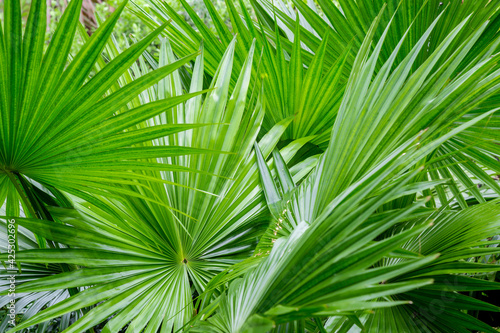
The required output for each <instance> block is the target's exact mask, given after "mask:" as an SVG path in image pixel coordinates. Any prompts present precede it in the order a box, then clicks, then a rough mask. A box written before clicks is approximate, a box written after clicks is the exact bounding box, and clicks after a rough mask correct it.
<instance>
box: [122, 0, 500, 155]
mask: <svg viewBox="0 0 500 333" xmlns="http://www.w3.org/2000/svg"><path fill="white" fill-rule="evenodd" d="M291 2H292V3H293V5H294V7H295V8H294V10H292V9H290V8H289V7H287V6H286V5H285V4H284V3H283V1H281V0H279V1H269V0H254V1H252V5H253V8H254V11H255V14H256V16H257V18H258V21H257V22H255V21H253V20H252V19H251V17H252V14H251V13H249V12H248V11H247V10H246V8H245V6H244V5H243V4H242V3H241V1H240V6H239V8H240V9H239V10H238V9H237V5H236V3H237V2H235V1H232V0H227V1H226V5H227V8H228V12H229V13H230V19H231V28H228V27H227V26H226V25H225V23H224V22H223V20H222V19H221V18H220V16H219V15H218V13H217V12H216V11H215V9H214V7H213V5H212V4H211V2H210V1H204V3H205V5H206V7H207V10H208V12H209V13H210V16H211V19H212V22H213V25H214V26H215V27H216V30H217V33H214V32H212V31H211V30H210V29H209V28H208V27H207V26H206V25H205V23H204V22H203V20H201V19H200V18H199V17H198V16H197V15H196V12H195V11H194V10H193V9H192V8H191V7H190V5H189V4H188V3H187V2H186V1H182V4H183V6H184V8H185V10H186V12H187V13H188V14H189V16H190V18H191V19H192V21H193V24H194V25H195V28H193V27H191V26H190V25H189V24H187V23H186V22H184V18H183V17H182V16H181V15H179V14H178V13H176V12H175V10H173V9H172V8H171V7H170V6H169V5H168V4H166V3H165V2H161V1H157V0H150V1H149V3H150V12H148V11H146V10H145V9H143V8H140V7H132V9H133V10H134V12H135V13H136V14H137V15H138V16H139V17H140V18H141V19H142V20H143V21H144V22H145V23H146V24H147V25H148V26H150V27H151V28H155V27H157V26H159V25H160V24H161V23H164V22H167V21H168V20H172V21H173V24H172V25H171V26H169V27H168V28H167V29H166V30H165V34H167V35H168V36H169V38H170V39H171V41H172V46H173V49H174V51H175V52H176V53H177V54H179V55H184V54H187V53H188V52H194V51H195V50H196V49H197V45H198V44H199V42H200V41H201V40H205V41H208V43H207V51H208V52H207V53H208V55H207V63H208V64H209V65H208V66H207V68H206V71H207V75H213V73H214V68H216V67H215V66H214V65H213V64H218V63H219V61H220V59H221V56H222V54H223V50H224V49H225V47H227V45H229V43H230V41H231V40H232V35H233V34H237V38H238V41H239V43H238V46H237V48H236V52H237V54H238V57H237V58H241V59H243V58H244V57H245V56H246V54H247V52H248V50H249V47H250V45H251V41H252V39H256V40H257V49H258V50H263V53H262V59H261V61H260V63H259V66H258V67H257V68H256V69H255V70H254V72H255V73H254V74H253V76H252V78H253V80H256V81H258V80H263V82H264V84H265V86H266V91H267V92H268V93H267V94H266V96H265V99H264V104H265V106H266V109H267V110H268V112H266V117H265V119H264V124H263V126H264V128H265V129H269V128H271V127H272V126H273V124H275V123H276V122H279V121H281V120H282V119H285V118H287V117H289V116H292V115H295V116H296V117H295V119H294V121H293V123H292V124H291V126H290V127H289V128H288V130H287V132H286V133H285V135H284V136H283V138H284V139H285V140H286V139H298V138H301V137H307V136H310V135H317V137H315V138H314V139H313V141H312V142H313V143H315V144H317V145H320V147H321V148H322V149H324V148H326V146H327V143H328V136H329V129H330V128H331V126H332V125H333V121H334V119H335V116H336V114H337V112H338V108H339V106H340V98H341V97H342V95H343V93H344V91H345V87H346V84H347V78H348V77H349V75H350V73H351V71H352V70H353V64H354V60H355V58H356V55H357V53H358V51H359V49H360V47H361V42H362V41H363V39H364V37H365V36H366V34H367V31H368V29H369V27H370V24H371V23H372V22H373V20H374V19H375V18H376V17H377V15H379V14H380V15H381V17H380V20H381V24H380V27H379V28H378V29H377V30H376V31H375V40H378V39H379V38H380V36H381V35H382V33H383V31H384V28H385V26H386V25H387V24H388V22H389V21H391V19H392V21H393V23H392V24H391V27H390V31H389V36H390V37H389V38H387V39H386V42H385V43H384V45H382V49H381V51H380V53H379V58H378V59H377V65H376V70H378V69H379V68H380V67H381V66H382V65H383V64H384V63H385V62H386V60H387V59H388V58H389V57H390V56H391V54H392V51H393V50H394V48H396V46H397V45H398V43H399V41H400V40H401V38H402V37H403V35H405V36H406V38H405V39H404V41H403V43H402V45H400V46H398V47H399V49H400V50H399V52H398V54H397V56H396V59H395V60H394V62H393V68H392V69H394V67H395V66H396V65H398V64H399V63H400V62H401V61H403V59H404V58H405V57H406V56H407V55H408V54H409V53H410V52H411V50H412V48H413V47H414V46H415V45H416V44H417V43H418V42H419V41H420V38H421V36H422V35H423V34H424V33H425V32H426V31H427V29H428V28H429V27H430V26H431V25H432V24H435V25H436V28H435V29H434V30H432V31H431V32H430V33H429V36H428V40H427V41H426V43H427V44H426V45H425V47H424V48H422V50H421V52H420V53H419V54H418V55H417V56H416V57H417V59H416V60H415V61H414V64H413V68H412V70H416V69H417V68H418V66H420V65H421V64H423V63H424V62H425V61H426V60H427V59H428V57H429V56H430V55H431V54H432V53H433V52H434V50H435V49H436V48H437V47H438V46H439V45H440V44H441V42H442V41H443V40H444V38H445V37H446V36H447V35H448V34H449V33H451V32H452V31H453V30H454V29H455V28H456V27H457V26H459V25H460V24H461V22H463V20H464V19H466V18H469V20H468V22H467V28H465V29H462V30H461V31H460V33H459V35H458V36H457V38H455V39H454V40H453V42H452V43H453V45H454V46H457V45H459V44H461V43H463V42H464V41H465V40H467V39H468V38H470V36H471V34H472V33H473V32H474V31H477V29H480V28H481V26H482V25H483V24H485V22H487V21H488V20H489V21H490V24H488V25H487V27H486V28H485V30H484V31H482V32H481V34H480V35H479V36H477V37H476V39H475V41H474V45H473V51H474V52H472V53H471V54H475V52H478V51H479V50H484V49H485V45H488V44H490V43H493V42H494V41H496V40H497V37H498V26H499V24H500V17H499V11H498V9H499V4H498V2H497V1H489V0H481V1H463V2H460V1H444V2H443V1H438V0H432V1H425V2H421V1H413V0H405V1H397V0H391V1H388V2H387V4H386V5H385V2H382V1H359V2H352V1H340V2H339V4H338V5H336V4H334V2H332V1H331V0H324V1H319V2H318V3H319V5H320V8H317V7H316V4H315V3H314V2H312V1H308V2H307V4H306V3H305V2H304V1H303V0H294V1H291ZM384 7H385V10H382V8H384ZM296 13H297V14H296ZM439 16H442V19H441V20H439V21H438V22H437V23H434V22H435V20H436V18H437V17H439ZM495 45H496V44H495ZM454 49H455V48H454V47H450V48H449V49H446V50H445V51H444V52H445V53H444V54H443V57H442V58H441V59H440V60H439V61H438V62H437V65H441V64H442V62H443V61H445V60H446V59H448V58H449V57H450V56H451V55H452V53H453V50H454ZM471 57H472V56H471V55H470V54H469V56H468V57H467V59H466V61H464V62H463V63H462V64H460V66H458V68H457V69H456V70H455V71H454V72H452V73H450V76H451V77H454V75H456V74H457V73H459V72H460V70H461V69H463V67H464V66H465V65H464V64H467V63H468V62H467V60H471V59H470V58H471ZM235 65H236V66H241V61H240V62H236V63H235ZM234 82H235V79H234V78H233V80H232V84H233V85H234ZM495 103H497V101H496V102H495Z"/></svg>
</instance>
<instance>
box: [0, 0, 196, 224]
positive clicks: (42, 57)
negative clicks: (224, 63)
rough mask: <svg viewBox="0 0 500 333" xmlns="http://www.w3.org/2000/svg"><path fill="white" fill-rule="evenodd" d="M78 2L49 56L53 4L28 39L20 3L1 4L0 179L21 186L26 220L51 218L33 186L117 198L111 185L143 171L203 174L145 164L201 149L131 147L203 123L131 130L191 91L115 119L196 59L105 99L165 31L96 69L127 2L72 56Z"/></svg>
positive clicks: (40, 9) (38, 5)
mask: <svg viewBox="0 0 500 333" xmlns="http://www.w3.org/2000/svg"><path fill="white" fill-rule="evenodd" d="M81 4H82V1H81V0H76V1H71V2H70V3H69V5H68V7H67V8H66V10H65V12H64V14H63V16H62V18H61V21H60V23H59V25H58V27H57V29H56V31H55V32H54V36H53V38H52V40H51V42H50V43H49V45H48V46H47V47H46V50H45V45H44V41H45V39H44V34H45V31H46V27H45V25H46V17H45V12H46V1H42V0H40V1H38V0H37V1H33V2H32V5H31V11H30V15H29V19H28V22H27V26H26V31H25V32H24V34H23V32H22V29H21V11H20V3H19V1H16V0H7V1H5V4H4V5H5V7H4V8H5V19H4V29H3V30H4V32H3V33H0V89H1V93H0V112H1V117H0V142H1V144H0V183H2V184H6V182H8V181H10V182H11V183H12V185H9V186H14V187H15V188H16V189H17V191H18V193H19V194H20V198H21V199H23V204H24V206H25V210H26V212H27V214H29V215H30V216H32V217H39V218H48V217H47V216H45V215H44V212H43V211H42V209H41V208H40V207H39V203H37V202H36V201H37V199H36V196H35V195H34V194H33V193H30V192H31V190H30V185H29V182H30V181H31V180H33V181H36V182H39V183H41V184H43V185H45V186H47V187H49V188H50V187H54V188H56V189H57V190H59V191H67V192H71V193H73V194H78V195H86V194H87V193H100V194H103V193H107V194H108V195H115V196H117V193H116V192H115V193H114V194H113V193H112V192H113V189H114V190H116V189H118V188H114V187H112V185H111V184H116V183H124V182H125V183H126V182H131V179H134V177H135V176H134V171H136V170H138V169H143V168H160V169H163V170H179V169H182V171H196V170H186V169H184V168H180V167H176V166H171V165H164V164H159V163H154V164H151V163H146V164H145V163H144V162H141V159H142V158H150V157H165V156H172V155H180V154H192V153H200V152H201V151H200V150H199V149H196V148H192V147H190V148H182V147H173V146H169V147H149V148H141V149H138V148H137V147H134V145H135V144H137V143H140V142H142V141H144V140H147V137H151V136H152V137H158V136H162V135H166V134H167V133H175V132H179V131H184V130H187V129H190V128H193V127H195V126H197V125H191V124H182V125H165V126H164V127H163V131H158V129H144V130H140V131H128V132H126V133H125V132H124V131H125V130H127V129H130V128H131V127H133V126H134V125H135V124H137V123H139V122H141V121H142V120H143V119H141V117H143V118H144V119H146V118H151V117H153V116H154V115H157V114H159V113H161V112H162V111H164V110H166V109H168V108H170V107H172V106H173V105H176V104H178V103H181V102H183V101H185V100H186V99H188V98H191V97H193V95H185V96H183V97H181V98H178V99H172V100H170V101H168V102H167V103H164V104H163V105H143V106H142V108H140V109H134V110H130V111H129V112H127V113H122V114H120V115H118V113H119V111H120V108H122V107H123V106H125V105H126V104H127V103H128V102H129V101H130V100H131V99H132V98H134V97H135V96H136V95H137V94H139V93H140V92H141V91H143V90H144V89H146V88H147V87H148V86H150V85H152V84H154V83H156V82H157V81H158V80H159V79H161V78H162V77H164V76H165V75H167V74H169V73H171V72H172V71H174V70H175V69H177V68H179V67H180V66H182V65H184V64H185V63H187V62H188V61H189V60H191V59H194V57H195V56H196V55H192V56H190V57H187V58H184V59H182V60H179V61H178V62H176V63H173V64H171V65H169V66H166V67H163V68H160V69H158V70H156V71H154V72H151V73H149V75H147V76H144V77H143V78H142V79H141V80H137V81H135V82H133V83H132V84H130V85H127V86H124V87H122V88H121V89H119V90H117V91H115V92H114V93H112V94H110V95H106V92H107V91H108V89H109V88H110V87H111V85H112V84H113V83H114V82H115V81H116V79H117V78H118V77H120V76H121V75H122V73H123V72H124V71H126V70H127V69H128V68H129V67H130V65H131V64H132V63H133V62H134V61H135V60H136V59H137V57H138V56H139V55H140V54H141V53H142V52H143V51H144V50H145V49H146V47H147V46H148V45H149V44H150V43H151V42H152V41H153V40H154V39H155V38H156V36H158V34H159V33H160V32H161V31H162V30H163V29H164V26H162V27H160V28H158V29H157V30H155V31H154V32H153V33H152V34H151V35H149V36H148V37H147V38H145V39H144V40H142V41H140V42H138V43H136V44H134V45H132V46H131V47H130V48H128V49H127V50H125V51H124V52H123V53H122V54H120V56H119V57H117V58H116V59H114V60H113V61H111V62H109V63H108V64H106V66H104V67H102V68H101V69H100V70H99V71H97V70H96V68H95V66H94V64H95V63H96V61H97V59H98V57H100V54H101V52H102V50H103V48H104V45H105V44H106V42H107V40H108V38H109V36H110V34H111V31H112V29H113V27H114V25H115V23H116V21H117V20H118V18H119V15H120V13H121V12H122V10H123V8H124V6H125V4H126V1H125V2H123V3H122V5H121V6H120V7H119V8H117V10H116V11H115V12H114V13H113V14H112V15H111V17H110V18H109V19H108V20H107V21H106V22H105V23H104V24H103V25H102V26H101V27H100V28H99V29H98V30H97V31H96V32H95V33H94V34H93V35H92V37H90V39H89V40H88V41H87V43H85V45H84V46H82V48H81V50H80V51H79V52H78V54H76V55H74V56H71V55H70V54H69V52H70V49H71V45H72V44H73V39H74V36H75V32H76V30H77V27H78V25H79V21H78V19H79V14H80V9H81ZM139 114H140V116H138V115H139ZM7 179H8V180H7ZM7 188H8V187H5V186H3V187H2V189H1V190H0V202H3V201H4V199H5V196H6V195H11V194H10V193H12V192H11V191H10V190H9V191H7V190H6V189H7ZM121 191H122V192H123V191H124V190H123V189H122V190H121ZM129 194H131V193H129Z"/></svg>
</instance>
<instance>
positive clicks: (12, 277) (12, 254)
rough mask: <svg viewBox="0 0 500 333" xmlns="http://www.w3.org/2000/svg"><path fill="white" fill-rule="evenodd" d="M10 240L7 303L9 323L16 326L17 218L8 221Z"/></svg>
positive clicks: (8, 248)
mask: <svg viewBox="0 0 500 333" xmlns="http://www.w3.org/2000/svg"><path fill="white" fill-rule="evenodd" d="M7 228H8V229H7V230H8V240H7V243H8V244H7V252H8V258H7V263H6V266H7V272H8V275H7V277H8V279H7V282H8V285H9V290H8V291H9V294H8V295H9V303H8V304H7V316H8V317H9V325H10V326H12V327H14V326H16V274H15V271H17V267H16V220H15V219H10V220H8V223H7Z"/></svg>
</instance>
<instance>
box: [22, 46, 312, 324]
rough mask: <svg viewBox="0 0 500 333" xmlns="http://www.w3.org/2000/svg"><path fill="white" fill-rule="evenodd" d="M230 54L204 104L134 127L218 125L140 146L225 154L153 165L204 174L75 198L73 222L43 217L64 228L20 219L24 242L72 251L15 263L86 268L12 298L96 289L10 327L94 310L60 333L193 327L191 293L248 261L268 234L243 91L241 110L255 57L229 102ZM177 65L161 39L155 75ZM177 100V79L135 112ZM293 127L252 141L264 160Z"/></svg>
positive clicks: (156, 176)
mask: <svg viewBox="0 0 500 333" xmlns="http://www.w3.org/2000/svg"><path fill="white" fill-rule="evenodd" d="M114 53H117V52H116V46H115V45H113V44H110V45H108V54H109V55H111V56H113V54H114ZM233 56H234V43H233V44H231V45H230V47H229V48H228V50H227V52H226V55H225V57H224V58H223V61H222V63H221V64H220V67H219V70H218V72H217V75H216V76H215V77H214V80H213V82H212V85H211V88H210V89H211V91H210V92H209V93H208V95H207V97H206V98H205V99H201V98H200V97H196V98H195V99H193V100H192V101H189V102H187V103H183V104H179V105H177V106H175V107H174V108H172V109H170V110H169V111H167V112H164V113H161V114H160V115H158V116H157V117H155V118H154V119H152V120H151V121H149V122H147V123H144V124H141V125H140V127H142V128H158V129H161V128H162V127H163V126H170V125H168V124H172V123H174V124H183V123H191V122H200V123H214V124H217V125H213V126H207V127H204V129H202V128H199V129H194V130H192V131H190V132H186V133H178V134H176V135H170V136H166V137H161V138H158V139H155V140H153V141H151V142H149V143H144V144H143V145H144V146H145V147H148V146H153V147H156V146H165V145H169V144H172V143H175V144H176V145H177V144H180V145H182V146H185V147H190V146H197V147H201V148H206V149H210V150H216V151H223V152H224V153H223V154H203V155H199V156H196V157H193V156H191V157H189V158H187V157H175V158H168V159H163V160H160V162H162V163H168V164H175V165H178V166H184V167H186V168H193V169H194V168H197V169H199V170H204V172H200V173H197V174H194V173H192V174H183V173H171V172H164V171H151V170H144V171H142V173H141V174H142V176H143V177H142V179H137V180H136V182H137V186H131V185H123V189H124V190H127V191H130V192H135V193H137V195H134V196H130V197H128V198H127V199H122V200H120V201H116V200H113V199H110V198H107V197H103V196H97V195H94V196H93V197H90V196H88V197H86V199H87V201H82V200H81V199H78V198H76V197H75V198H73V200H74V202H75V203H76V207H77V208H78V211H79V212H80V213H79V212H77V211H69V210H67V209H66V210H65V209H61V208H59V209H55V208H52V209H51V214H52V215H53V216H54V217H56V218H57V219H58V220H60V221H62V222H63V223H64V224H66V225H63V224H54V223H50V222H48V221H37V220H33V219H17V221H18V223H19V224H20V225H22V226H25V227H27V228H28V229H30V230H32V231H33V232H35V233H37V234H39V235H41V236H43V237H46V238H47V239H50V240H53V241H57V242H61V243H64V244H67V245H69V246H70V247H71V248H70V249H55V250H52V249H50V250H38V251H21V252H18V253H17V260H19V261H20V262H23V263H24V262H25V263H41V262H51V263H69V264H73V265H79V266H82V267H84V268H81V269H79V270H76V271H73V272H68V273H63V274H60V275H55V276H51V277H48V278H45V279H40V280H37V281H32V282H29V283H26V284H23V285H20V286H18V291H19V292H28V291H33V292H35V291H39V292H43V291H47V290H58V289H68V288H74V287H84V286H88V287H90V286H91V285H94V287H91V288H88V289H86V290H85V291H83V292H81V293H79V294H78V295H75V296H73V297H71V298H69V299H67V300H65V301H63V302H60V303H58V304H57V305H55V306H54V307H51V308H48V309H47V310H44V311H42V312H40V313H39V314H37V315H36V316H34V317H32V318H30V319H29V320H27V321H25V322H22V323H20V324H19V325H18V326H17V327H16V329H22V328H25V327H29V326H31V325H33V324H38V323H41V322H44V321H46V320H48V319H50V318H54V317H57V316H60V315H61V314H64V313H68V312H71V311H78V310H79V309H81V308H84V307H87V306H92V305H95V304H98V303H100V302H103V303H101V304H99V305H98V306H96V307H95V308H94V309H92V310H91V311H89V312H88V313H87V314H86V315H85V316H83V317H82V318H81V319H80V320H79V321H77V322H76V323H75V324H74V325H72V326H70V327H69V328H68V329H67V330H66V332H81V331H82V330H86V329H89V328H91V327H93V326H95V325H97V324H99V323H101V322H102V321H104V320H106V319H107V318H109V317H111V316H113V315H114V317H113V319H111V320H109V321H108V322H107V324H106V325H105V326H104V328H103V332H118V331H119V330H120V329H122V327H124V326H126V325H128V328H127V331H130V332H132V331H141V330H145V332H156V331H157V330H158V329H161V331H162V332H170V331H171V330H172V329H175V330H177V329H180V328H181V327H182V326H183V325H184V324H185V323H186V322H187V321H188V320H190V319H191V316H192V314H193V311H194V310H193V302H192V297H193V293H194V294H201V293H203V292H204V289H205V286H206V284H207V283H208V281H209V280H210V279H211V278H212V277H213V276H215V275H216V274H217V273H219V272H221V271H222V270H224V269H226V268H228V267H229V266H230V265H231V264H233V263H237V262H239V261H241V260H242V258H246V257H248V256H249V255H250V254H251V252H252V249H253V248H254V247H255V243H256V239H258V237H259V236H260V234H261V233H262V232H263V230H264V229H265V228H266V227H267V225H268V219H267V218H266V216H267V212H266V206H265V205H263V203H262V192H261V189H260V183H259V175H258V170H257V166H256V165H255V156H254V153H253V152H252V148H253V143H254V142H255V140H256V137H257V133H258V132H259V130H260V126H261V122H262V117H263V110H262V106H261V104H260V97H259V96H260V91H259V90H260V89H254V91H251V93H252V94H254V98H253V99H252V100H253V103H252V104H250V105H247V104H246V100H247V94H248V93H249V88H250V87H249V81H250V73H251V67H252V62H253V61H252V60H253V56H252V52H251V53H250V55H249V57H248V59H247V62H246V64H245V67H244V68H243V70H242V72H241V75H240V79H239V81H238V83H237V85H236V88H235V90H234V91H233V93H232V94H231V95H229V81H230V78H231V72H232V61H233ZM150 60H151V59H150ZM203 60H204V51H203V49H202V50H201V54H200V55H199V56H198V58H197V59H196V63H195V64H194V67H193V68H194V70H193V73H192V77H191V82H192V84H191V94H192V93H193V92H196V91H199V89H201V83H202V75H203ZM175 61H176V60H175V57H174V55H173V53H172V50H171V49H170V47H169V44H168V42H167V41H166V40H163V41H162V48H161V57H160V63H159V65H160V66H161V65H167V64H168V63H171V62H175ZM145 64H146V62H145V61H144V59H141V61H140V63H139V65H137V64H136V65H134V66H133V67H132V70H131V71H132V73H133V77H135V80H141V78H142V76H144V75H148V74H146V72H147V71H148V67H147V66H145ZM153 66H155V64H154V63H153ZM141 75H142V76H141ZM128 80H130V81H132V80H133V79H132V76H131V75H129V74H125V75H124V76H123V77H121V78H120V80H119V81H123V82H127V81H128ZM123 82H122V83H123ZM127 83H128V84H130V82H127ZM182 96H184V94H183V92H182V84H181V79H180V75H179V73H178V72H175V73H173V74H171V75H170V76H168V77H167V78H166V79H163V80H161V81H160V82H159V84H158V85H155V86H153V87H151V88H149V89H148V90H147V91H145V92H143V93H142V94H141V95H140V96H139V97H138V98H136V99H135V100H133V101H132V104H133V103H136V102H138V103H142V102H145V101H153V100H155V102H152V103H153V104H155V103H165V101H168V99H167V100H165V99H164V98H165V97H169V98H182ZM290 120H291V119H289V120H287V121H286V122H282V123H281V124H278V125H276V126H275V127H274V128H273V129H272V130H271V131H270V132H269V133H267V134H266V135H265V136H264V137H263V138H262V139H261V140H260V147H261V149H262V150H263V151H264V152H265V154H266V156H267V155H269V154H270V152H271V151H272V149H273V148H274V147H275V146H276V143H277V142H278V140H279V138H280V136H281V135H282V133H283V132H284V130H285V129H286V126H287V125H288V124H289V123H290ZM303 144H304V142H303V140H302V141H299V142H292V143H291V144H290V145H288V146H287V147H285V148H284V150H283V154H284V156H285V158H286V159H287V160H290V159H291V158H292V157H293V156H294V154H295V153H296V152H297V151H298V150H299V149H300V147H302V145H303ZM162 182H163V183H162ZM172 184H175V185H172ZM192 188H196V189H197V190H196V191H193V190H192ZM142 197H147V198H148V199H143V198H142ZM80 214H83V215H80ZM154 314H160V315H154Z"/></svg>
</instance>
